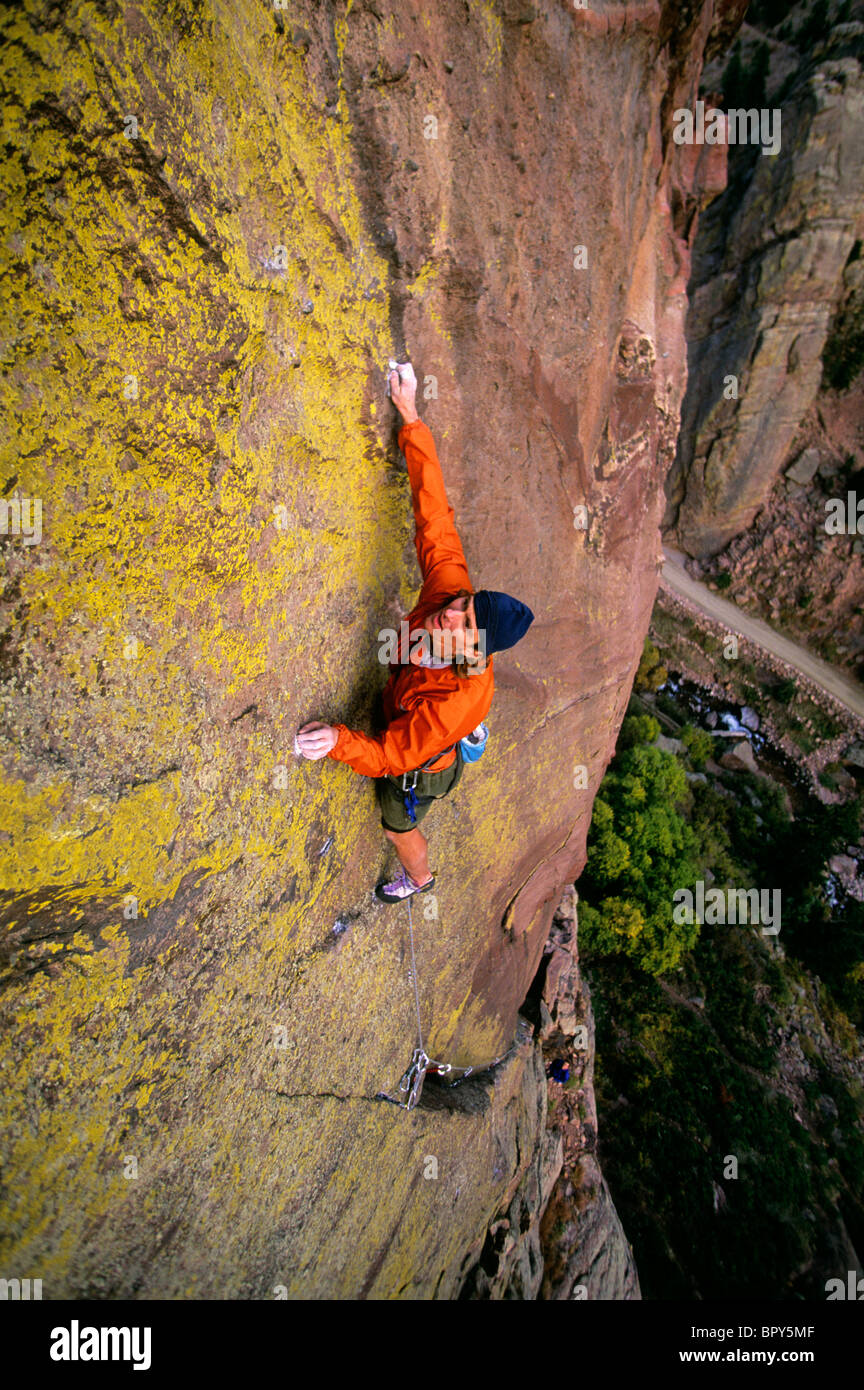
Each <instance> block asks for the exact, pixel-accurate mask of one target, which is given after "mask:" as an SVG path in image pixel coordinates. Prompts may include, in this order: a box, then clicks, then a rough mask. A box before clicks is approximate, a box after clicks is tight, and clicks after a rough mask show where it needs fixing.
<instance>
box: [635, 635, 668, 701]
mask: <svg viewBox="0 0 864 1390" xmlns="http://www.w3.org/2000/svg"><path fill="white" fill-rule="evenodd" d="M668 679H669V672H668V671H667V670H666V667H665V666H663V665H661V662H660V653H659V652H658V650H657V648H656V647H655V646H654V643H653V642H651V641H650V640H649V639H648V638H647V637H646V638H645V645H644V647H643V648H642V658H641V660H640V662H639V669H638V670H637V672H636V679H635V680H634V682H633V686H634V689H636V690H659V689H660V686H661V685H665V684H666V681H667V680H668Z"/></svg>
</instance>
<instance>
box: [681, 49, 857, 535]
mask: <svg viewBox="0 0 864 1390" xmlns="http://www.w3.org/2000/svg"><path fill="white" fill-rule="evenodd" d="M862 55H864V26H862V25H858V24H849V25H843V26H840V27H839V28H838V29H837V31H836V34H835V36H834V37H833V38H832V39H831V41H830V44H825V45H823V46H822V47H821V48H820V49H817V51H816V53H815V55H814V59H813V60H812V61H811V60H810V58H809V56H808V58H807V59H806V60H805V62H804V64H803V65H802V67H801V69H800V71H799V74H798V78H797V81H795V82H792V83H791V84H790V83H787V84H786V90H785V93H784V94H783V97H782V100H779V99H778V98H777V97H776V96H771V95H770V89H769V104H770V105H771V106H772V107H774V106H776V107H777V109H779V110H781V112H782V126H781V128H782V142H781V149H780V152H779V153H778V154H777V155H776V156H772V155H763V154H762V153H761V151H760V150H759V148H758V147H756V148H755V149H754V148H753V147H741V148H738V149H736V151H735V156H734V159H733V160H732V161H731V162H730V182H729V187H728V189H727V191H726V192H725V194H724V195H723V196H722V197H720V198H718V199H717V200H716V202H715V203H714V204H713V205H712V206H711V208H710V209H709V210H708V211H707V212H706V214H705V216H704V217H703V218H702V220H701V224H700V233H699V238H698V241H697V243H696V247H695V252H694V260H693V279H692V281H691V285H690V298H691V306H690V312H689V315H688V321H687V338H688V359H689V360H688V372H689V380H688V389H687V396H686V399H685V403H684V408H683V411H682V420H681V433H680V437H679V442H678V453H677V457H676V460H675V464H674V467H673V469H672V471H671V473H670V477H669V482H668V486H667V491H668V495H669V499H670V504H669V507H668V509H667V513H666V517H665V520H664V524H665V525H666V526H667V527H674V529H675V535H676V538H677V540H678V543H679V544H680V545H681V547H682V548H683V549H684V550H686V551H687V552H688V553H689V554H690V555H693V556H696V557H699V558H704V557H707V556H711V555H714V554H716V553H717V552H718V551H720V550H721V549H722V548H723V547H724V546H725V545H726V544H727V542H728V541H729V540H730V539H731V538H732V537H734V536H736V535H738V534H739V533H740V532H742V531H744V530H746V528H747V527H749V526H750V524H751V522H752V521H753V519H754V517H755V516H756V514H757V512H758V511H759V509H760V508H761V507H762V506H763V505H764V504H765V503H766V502H767V500H768V496H769V493H770V492H771V488H772V486H773V484H774V481H775V479H776V478H777V476H778V474H779V473H780V471H781V469H782V467H783V465H784V462H785V461H786V460H787V458H788V457H789V453H790V449H791V447H792V444H793V439H794V437H795V433H796V431H797V430H798V428H799V425H800V424H801V422H802V421H803V420H804V417H805V415H806V413H807V411H808V409H809V408H810V406H811V404H812V403H813V401H814V399H815V397H816V394H817V391H818V388H819V384H820V379H821V376H822V354H823V349H824V348H825V344H826V339H827V338H828V334H829V329H830V328H831V324H832V318H833V315H834V312H835V310H836V308H837V306H838V303H839V302H840V301H841V300H845V298H846V296H847V295H850V294H851V293H852V288H854V286H853V287H852V288H850V280H849V275H848V274H847V276H846V279H845V280H844V270H845V269H846V267H847V263H848V262H849V261H850V259H851V260H852V262H853V265H854V264H855V262H856V259H857V252H855V250H854V248H855V244H856V241H857V240H858V238H860V236H861V234H862V227H864V213H862V205H861V178H860V150H861V146H862V141H864V74H862V67H861V58H862ZM853 253H854V254H853ZM852 279H853V280H855V277H854V275H853V277H852ZM855 283H857V280H855ZM797 467H798V465H796V468H797ZM806 471H807V470H804V473H805V475H806ZM813 471H815V469H814V470H813ZM787 476H790V475H789V474H787ZM791 476H792V478H793V481H795V482H801V481H804V482H806V481H807V480H808V478H807V476H803V477H799V476H798V474H797V473H796V472H795V471H794V470H793V473H792V474H791ZM809 476H811V477H812V473H810V475H809ZM820 518H821V519H822V520H824V511H823V512H820Z"/></svg>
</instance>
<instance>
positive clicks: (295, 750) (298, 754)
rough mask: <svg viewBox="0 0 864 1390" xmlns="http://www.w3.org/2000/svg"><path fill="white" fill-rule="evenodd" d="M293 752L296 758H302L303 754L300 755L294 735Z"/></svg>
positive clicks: (298, 745)
mask: <svg viewBox="0 0 864 1390" xmlns="http://www.w3.org/2000/svg"><path fill="white" fill-rule="evenodd" d="M294 752H295V753H296V754H297V757H298V758H302V756H303V753H302V751H301V749H300V744H299V743H298V742H297V735H296V734H295V735H294Z"/></svg>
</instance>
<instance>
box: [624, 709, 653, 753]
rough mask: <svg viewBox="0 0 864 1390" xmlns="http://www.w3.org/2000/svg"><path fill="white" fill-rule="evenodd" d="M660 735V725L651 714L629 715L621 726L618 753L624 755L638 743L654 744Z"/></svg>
mask: <svg viewBox="0 0 864 1390" xmlns="http://www.w3.org/2000/svg"><path fill="white" fill-rule="evenodd" d="M659 733H660V725H659V724H658V723H657V720H656V719H655V718H654V716H653V715H651V714H628V716H627V718H626V719H625V720H624V723H623V724H622V725H621V732H620V733H619V735H618V743H617V745H616V752H618V753H623V752H624V750H625V749H627V748H633V747H635V745H636V744H637V743H653V742H654V740H655V739H656V738H657V735H658V734H659Z"/></svg>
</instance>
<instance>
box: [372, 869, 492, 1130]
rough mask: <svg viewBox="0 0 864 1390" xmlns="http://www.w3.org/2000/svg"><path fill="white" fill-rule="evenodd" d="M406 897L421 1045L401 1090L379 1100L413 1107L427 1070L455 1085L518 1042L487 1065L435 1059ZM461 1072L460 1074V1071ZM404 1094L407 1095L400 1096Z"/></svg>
mask: <svg viewBox="0 0 864 1390" xmlns="http://www.w3.org/2000/svg"><path fill="white" fill-rule="evenodd" d="M412 896H413V894H409V896H408V897H407V898H406V899H405V906H406V907H407V909H408V938H409V941H410V944H411V972H410V973H411V983H412V985H413V986H414V1004H415V1007H416V1010H417V1046H416V1047H415V1049H414V1054H413V1056H412V1058H411V1061H410V1062H409V1064H408V1066H407V1067H406V1069H405V1071H404V1072H403V1074H402V1080H401V1081H400V1082H399V1090H398V1093H397V1094H393V1093H391V1092H387V1091H379V1092H378V1095H377V1096H376V1100H389V1101H391V1102H392V1103H393V1104H394V1105H398V1106H400V1108H401V1109H403V1110H413V1109H414V1107H415V1105H416V1104H417V1102H418V1101H419V1099H420V1095H421V1092H422V1090H423V1082H424V1081H425V1080H426V1073H427V1071H430V1070H433V1071H434V1073H435V1074H436V1075H437V1076H451V1077H453V1078H454V1079H453V1080H451V1081H450V1083H449V1084H450V1085H451V1086H458V1085H460V1083H461V1082H463V1081H466V1080H467V1079H468V1077H469V1076H471V1075H472V1073H473V1072H480V1071H489V1070H490V1069H491V1068H492V1067H497V1066H498V1063H499V1062H503V1061H505V1060H506V1058H508V1057H509V1056H510V1054H511V1052H513V1051H514V1049H515V1047H516V1043H515V1042H513V1043H511V1045H510V1047H508V1049H507V1051H506V1052H503V1053H502V1054H501V1056H500V1057H496V1058H495V1060H494V1061H492V1062H485V1063H484V1064H483V1066H479V1067H477V1066H473V1067H454V1066H453V1064H452V1062H434V1061H433V1060H432V1059H431V1058H430V1057H429V1056H428V1054H427V1052H426V1049H425V1047H424V1046H423V1027H422V1025H421V1022H420V991H419V990H418V988H417V958H416V955H415V952H414V921H413V918H412V915H411V897H412ZM456 1073H459V1075H456ZM400 1097H404V1099H400Z"/></svg>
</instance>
